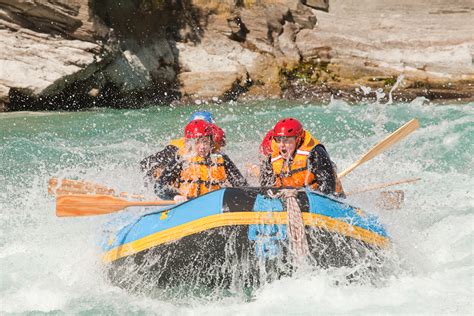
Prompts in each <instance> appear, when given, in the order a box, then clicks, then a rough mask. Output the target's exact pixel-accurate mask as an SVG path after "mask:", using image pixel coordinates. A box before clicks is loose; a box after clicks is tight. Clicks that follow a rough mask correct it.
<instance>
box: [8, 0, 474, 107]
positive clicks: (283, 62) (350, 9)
mask: <svg viewBox="0 0 474 316" xmlns="http://www.w3.org/2000/svg"><path fill="white" fill-rule="evenodd" d="M315 9H316V10H320V11H318V13H317V14H318V19H316V16H315V12H316V11H315ZM328 10H329V3H328V1H327V0H316V1H312V0H264V1H234V0H224V1H214V0H184V1H175V0H167V1H149V0H121V1H116V0H100V1H99V0H70V1H66V0H45V1H40V0H0V110H22V109H28V110H35V109H37V110H45V109H49V110H54V109H80V108H85V107H92V106H113V107H139V106H143V104H146V103H148V104H149V103H150V101H151V103H153V104H169V103H170V102H173V101H181V102H188V101H195V100H199V101H211V102H216V100H217V102H219V101H220V100H228V99H247V98H249V99H250V98H261V97H266V98H268V97H286V98H291V99H311V100H316V101H327V100H329V99H330V98H331V97H340V98H345V99H347V100H349V101H359V100H366V99H374V98H376V97H379V96H380V95H381V94H384V95H385V99H387V100H388V99H390V101H391V100H392V99H391V98H392V97H393V100H403V101H405V100H406V101H409V100H412V99H413V98H415V97H417V96H424V97H426V98H429V99H430V100H436V99H437V100H460V101H469V100H472V99H473V95H474V91H473V89H474V88H473V87H474V66H473V62H472V60H473V59H474V58H473V56H474V40H473V37H472V35H471V34H474V26H473V24H472V23H471V21H470V20H471V15H472V12H474V5H473V4H472V1H469V0H456V1H454V2H449V3H447V2H430V1H428V0H421V1H418V2H413V1H408V0H401V2H400V1H398V2H393V1H390V0H360V1H359V0H357V1H356V0H332V2H331V11H330V12H329V13H324V11H328ZM321 11H323V12H321ZM377 90H378V91H377ZM375 91H377V92H375ZM389 92H390V93H389ZM389 96H390V97H389Z"/></svg>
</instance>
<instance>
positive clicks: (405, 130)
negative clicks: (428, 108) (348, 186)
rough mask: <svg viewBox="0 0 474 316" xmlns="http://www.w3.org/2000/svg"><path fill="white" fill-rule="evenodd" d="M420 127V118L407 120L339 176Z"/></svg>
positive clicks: (342, 175) (340, 175) (339, 175)
mask: <svg viewBox="0 0 474 316" xmlns="http://www.w3.org/2000/svg"><path fill="white" fill-rule="evenodd" d="M418 127H420V124H419V123H418V120H416V119H412V120H410V121H409V122H407V123H406V124H405V125H403V126H402V127H400V128H399V129H397V130H396V131H395V132H393V133H392V134H390V135H389V136H387V137H386V138H385V139H384V140H382V141H381V142H380V143H378V144H377V145H375V146H374V147H372V149H370V150H369V151H368V152H367V153H366V154H365V155H364V156H362V157H361V158H360V159H359V160H357V161H356V162H355V163H353V164H352V165H351V166H350V167H349V168H347V169H346V170H344V171H342V172H341V173H339V174H338V175H337V176H338V177H339V178H342V177H344V176H345V175H347V174H348V173H349V172H351V171H352V170H354V169H355V168H357V167H358V166H360V165H361V164H363V163H365V162H367V161H369V160H370V159H372V158H374V157H375V156H377V155H379V154H381V153H382V152H384V151H385V150H387V149H388V148H390V147H391V146H392V145H394V144H395V143H397V142H398V141H400V140H401V139H403V138H405V137H406V136H408V135H409V134H410V133H412V132H413V131H414V130H416V129H417V128H418Z"/></svg>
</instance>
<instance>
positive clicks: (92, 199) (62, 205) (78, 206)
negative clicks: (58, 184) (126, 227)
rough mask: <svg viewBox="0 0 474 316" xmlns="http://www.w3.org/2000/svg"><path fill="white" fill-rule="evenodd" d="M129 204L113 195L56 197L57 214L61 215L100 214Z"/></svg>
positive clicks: (118, 209)
mask: <svg viewBox="0 0 474 316" xmlns="http://www.w3.org/2000/svg"><path fill="white" fill-rule="evenodd" d="M127 206H128V201H127V200H124V199H121V198H117V197H114V196H111V195H87V194H71V195H59V196H58V197H57V199H56V215H57V216H60V217H63V216H85V215H100V214H107V213H113V212H116V211H120V210H121V209H124V208H126V207H127Z"/></svg>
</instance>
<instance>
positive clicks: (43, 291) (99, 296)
mask: <svg viewBox="0 0 474 316" xmlns="http://www.w3.org/2000/svg"><path fill="white" fill-rule="evenodd" d="M270 103H271V102H268V101H262V102H258V103H255V104H249V105H236V104H233V105H229V104H224V105H220V106H205V107H203V106H201V107H200V108H199V109H206V110H211V111H212V112H213V114H214V116H215V118H216V121H217V122H218V123H219V124H220V125H221V126H222V127H223V128H224V130H225V131H226V134H227V137H228V146H227V148H226V151H227V153H228V154H229V155H230V157H231V158H232V159H233V160H234V161H235V162H236V163H237V165H238V166H239V167H240V168H241V169H244V167H245V165H246V164H248V163H250V162H255V161H257V160H258V153H257V148H258V145H259V144H260V141H261V139H262V137H263V136H264V135H265V133H266V132H267V130H268V129H269V128H270V127H271V126H272V125H273V124H274V123H275V122H276V121H277V119H278V118H281V117H284V116H294V117H296V118H299V119H301V120H302V121H303V123H304V125H305V126H307V127H308V129H310V130H311V132H312V133H313V134H314V135H315V136H316V137H317V138H318V139H320V141H321V142H322V143H324V144H325V145H326V148H327V149H328V151H329V153H330V155H331V157H332V159H333V160H334V161H335V162H336V163H337V165H338V167H339V170H343V169H344V168H345V167H347V166H349V165H350V164H351V163H353V162H354V161H355V160H357V159H358V158H359V157H360V156H361V155H362V154H363V153H365V152H366V151H367V150H368V149H369V148H371V147H372V146H373V145H374V144H375V143H377V142H378V141H380V140H381V139H382V138H384V137H385V136H386V135H387V134H388V133H389V132H391V131H393V130H395V129H396V128H397V127H399V126H400V125H402V124H403V123H405V122H406V121H408V120H409V119H411V118H413V117H417V118H418V119H419V120H420V123H421V128H420V129H419V130H417V131H416V132H415V133H414V134H413V135H411V136H409V137H408V138H407V139H405V140H403V142H402V143H401V144H399V145H396V146H394V147H393V148H392V149H390V150H388V151H387V152H386V153H384V154H382V155H380V156H378V157H376V158H374V159H373V160H372V161H370V162H368V163H366V164H365V165H363V166H361V167H359V168H357V169H356V170H355V171H353V173H351V174H349V175H348V176H347V177H346V178H344V180H343V184H344V186H345V189H346V190H347V191H351V190H354V189H357V188H363V187H365V186H368V185H371V184H375V183H383V182H389V181H395V180H399V179H404V178H412V177H421V178H422V180H421V181H419V182H417V183H416V184H410V185H404V186H399V187H398V189H403V190H404V192H405V203H404V205H403V207H402V209H400V210H391V211H388V210H379V209H377V207H376V206H375V205H374V203H373V198H374V196H375V195H376V193H374V192H367V193H362V194H358V195H353V196H351V197H349V199H348V200H349V202H350V203H351V204H354V205H357V206H360V207H361V208H363V209H364V210H367V211H369V212H373V213H375V214H377V215H378V216H380V219H381V221H382V222H383V223H384V224H385V225H386V227H387V230H388V231H389V233H390V235H391V236H392V239H393V260H394V261H395V262H396V265H394V267H393V271H391V273H389V274H388V275H387V276H386V278H385V279H384V280H382V282H379V283H377V284H349V285H336V284H337V282H335V281H337V280H340V278H342V277H343V276H344V275H345V272H347V271H343V269H333V270H326V271H318V272H316V273H311V274H310V275H307V274H303V273H300V274H298V275H296V276H294V277H292V278H284V279H282V280H279V281H276V282H273V283H270V284H265V286H263V287H261V288H259V289H257V290H256V291H255V292H254V293H253V296H252V298H251V300H250V301H249V300H248V298H246V297H245V296H239V295H231V296H228V297H219V298H218V299H217V298H216V299H215V300H213V299H212V298H211V299H209V298H208V299H204V300H203V299H202V298H197V297H196V298H195V299H193V298H191V299H187V300H186V301H185V302H183V301H178V300H163V299H157V298H151V297H147V296H140V295H136V294H130V293H127V292H125V291H123V290H121V289H119V288H116V287H114V286H112V285H110V284H109V283H108V281H107V280H106V279H105V277H104V275H103V271H102V266H101V263H100V260H99V256H100V248H99V246H98V244H99V242H100V240H101V239H102V237H103V236H102V235H103V232H104V229H105V227H107V223H108V222H109V221H110V219H111V218H112V217H113V215H110V216H96V217H84V218H56V217H55V216H54V200H53V199H52V198H51V197H49V196H47V189H46V188H47V180H48V179H49V178H50V177H53V176H57V177H60V178H75V179H86V180H90V181H94V182H97V183H101V184H104V185H107V186H110V187H114V188H117V189H119V190H122V191H127V192H134V193H145V194H147V195H149V196H151V195H152V192H150V190H149V189H146V188H144V187H143V181H142V176H141V174H140V171H139V166H138V161H139V160H140V159H142V158H143V157H145V156H147V155H149V154H152V153H154V152H156V151H157V150H158V149H160V148H162V147H163V146H164V145H165V144H166V143H167V142H168V141H169V140H170V139H172V138H174V137H177V136H179V135H180V133H181V132H180V130H181V129H182V127H183V126H184V124H185V123H186V121H187V119H188V117H189V114H190V113H191V112H193V111H195V110H197V109H198V107H196V106H192V107H179V108H149V109H144V110H133V111H131V110H122V111H119V110H96V111H90V112H78V113H45V114H47V115H31V114H30V113H13V114H2V115H0V155H1V157H0V183H2V190H0V223H1V227H2V229H1V233H0V297H1V304H0V311H2V312H7V313H26V312H33V311H41V312H65V313H79V312H90V313H145V314H154V313H156V314H176V313H180V314H183V313H184V314H193V313H210V314H245V315H247V314H248V315H250V314H268V313H273V314H280V315H283V314H288V313H302V314H314V313H321V314H327V313H351V314H353V313H356V314H367V313H381V312H382V313H424V314H432V313H436V314H438V313H452V314H470V313H472V312H473V311H474V306H473V303H472V302H473V301H474V300H473V298H474V293H473V292H474V290H473V283H472V275H473V272H474V271H473V267H474V265H473V260H474V253H473V247H472V245H473V242H474V215H473V209H474V201H473V198H472V188H473V187H474V181H473V173H474V172H473V170H474V159H473V156H474V155H473V154H474V153H473V139H474V137H473V136H474V124H473V122H474V107H473V105H474V104H468V105H462V106H438V107H436V106H427V105H424V102H423V100H421V101H420V100H418V101H417V102H414V103H413V104H407V105H382V104H375V105H374V104H372V105H358V106H348V105H347V104H345V103H343V102H340V101H333V102H332V103H331V104H330V105H329V106H315V105H312V104H304V105H302V104H293V106H291V107H289V104H286V103H285V102H277V103H274V104H270ZM253 181H254V183H255V180H253ZM136 211H137V210H133V209H131V210H128V211H127V212H129V213H130V214H133V213H134V212H136Z"/></svg>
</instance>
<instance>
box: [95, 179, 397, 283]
mask: <svg viewBox="0 0 474 316" xmlns="http://www.w3.org/2000/svg"><path fill="white" fill-rule="evenodd" d="M272 191H273V193H275V192H276V191H278V189H272ZM267 193H268V189H267V190H266V189H262V188H226V189H220V190H217V191H213V192H210V193H208V194H206V195H203V196H200V197H198V198H195V199H193V200H189V201H187V202H185V203H183V204H180V205H177V206H174V207H171V208H169V209H163V208H151V209H149V210H150V212H149V213H147V214H146V215H143V216H141V217H140V218H138V219H136V220H135V221H133V223H131V224H129V225H127V226H125V227H123V228H122V229H120V230H118V231H117V232H116V233H113V234H112V236H108V237H107V239H106V241H105V242H104V246H103V248H104V253H103V258H102V259H103V261H104V262H105V263H106V264H107V265H106V267H107V271H108V275H109V277H110V279H111V280H112V282H113V283H115V284H117V285H119V286H121V287H125V288H130V289H143V288H154V287H165V288H166V287H168V286H174V285H179V284H182V283H185V284H187V285H188V286H190V285H191V286H192V285H202V284H204V285H206V286H216V285H218V286H229V285H230V284H236V283H240V284H243V285H245V286H253V285H255V284H256V283H260V282H261V281H262V278H265V279H269V278H277V277H279V276H281V275H288V274H291V273H292V271H293V270H294V267H293V261H292V260H291V258H290V256H291V255H290V251H289V240H288V239H289V237H288V233H287V220H288V219H287V213H286V211H285V203H284V201H282V200H281V199H279V198H271V197H269V196H268V194H267ZM297 201H298V205H299V208H300V210H301V216H302V219H303V222H304V226H305V232H306V238H307V241H308V248H309V254H308V258H309V262H311V265H312V266H314V267H317V268H322V269H324V268H330V267H346V266H349V267H351V266H356V265H358V264H360V263H361V262H364V264H366V263H367V262H374V265H377V264H378V263H379V262H380V260H381V259H380V255H379V253H380V252H381V251H383V250H384V249H386V248H387V247H388V246H389V244H390V240H389V238H388V236H387V233H386V231H385V229H384V227H383V226H382V225H381V224H380V223H379V221H378V219H377V217H375V216H373V215H369V214H366V213H364V212H363V211H361V210H360V209H358V208H355V207H352V206H350V205H347V204H345V203H344V202H342V201H339V200H336V199H333V198H331V197H328V196H325V195H322V194H319V193H316V192H312V191H299V192H298V194H297Z"/></svg>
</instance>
